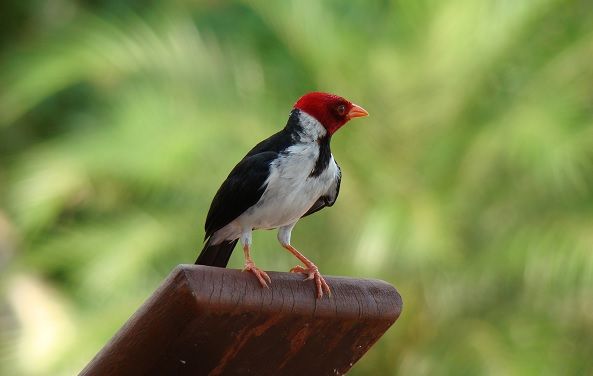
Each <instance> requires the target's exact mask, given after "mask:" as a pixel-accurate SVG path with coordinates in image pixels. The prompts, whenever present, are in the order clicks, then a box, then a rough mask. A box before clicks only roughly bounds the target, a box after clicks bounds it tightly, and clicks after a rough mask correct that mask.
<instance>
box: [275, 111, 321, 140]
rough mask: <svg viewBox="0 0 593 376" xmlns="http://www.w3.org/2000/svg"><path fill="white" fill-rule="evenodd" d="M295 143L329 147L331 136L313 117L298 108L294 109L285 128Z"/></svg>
mask: <svg viewBox="0 0 593 376" xmlns="http://www.w3.org/2000/svg"><path fill="white" fill-rule="evenodd" d="M284 131H285V132H288V133H289V134H290V136H291V138H292V140H293V142H295V143H312V142H317V143H320V144H321V143H324V144H327V145H328V147H329V142H330V140H331V135H330V134H329V133H328V132H327V130H326V129H325V127H324V126H323V125H322V124H321V123H320V122H319V121H318V120H317V119H315V118H314V117H313V116H311V115H309V114H307V113H306V112H304V111H301V110H299V109H297V108H295V109H293V110H292V112H291V113H290V116H289V117H288V122H287V123H286V127H285V128H284Z"/></svg>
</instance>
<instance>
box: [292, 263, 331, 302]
mask: <svg viewBox="0 0 593 376" xmlns="http://www.w3.org/2000/svg"><path fill="white" fill-rule="evenodd" d="M290 272H291V273H303V274H306V275H307V278H305V281H308V280H310V279H313V280H315V287H316V289H317V299H321V298H322V297H323V292H325V293H326V294H327V295H328V296H331V295H332V292H331V290H330V288H329V285H328V284H327V282H325V278H323V277H322V276H321V273H319V269H317V266H315V265H311V266H310V267H307V268H305V267H302V266H301V265H297V266H295V267H294V268H292V269H290Z"/></svg>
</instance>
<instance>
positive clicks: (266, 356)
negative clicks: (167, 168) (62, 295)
mask: <svg viewBox="0 0 593 376" xmlns="http://www.w3.org/2000/svg"><path fill="white" fill-rule="evenodd" d="M269 275H270V277H271V278H272V284H271V287H270V288H269V289H265V288H262V287H261V286H260V285H259V283H258V282H257V281H256V279H255V278H254V277H253V275H251V274H250V273H242V272H241V271H239V270H233V269H224V268H214V267H208V266H199V265H180V266H178V267H177V268H175V269H174V270H173V271H172V272H171V274H170V275H169V277H168V278H167V279H166V280H165V281H164V282H163V284H162V285H161V286H160V287H159V288H158V289H157V290H156V291H155V292H154V294H153V295H152V296H151V297H150V298H149V299H148V300H147V301H146V302H145V303H144V304H143V305H142V307H140V309H138V311H137V312H136V313H135V314H134V315H133V316H132V317H131V318H130V319H129V320H128V321H127V322H126V323H125V325H124V326H123V327H122V328H121V329H120V330H119V331H118V332H117V333H116V334H115V336H114V337H113V338H112V339H111V340H110V341H109V342H108V343H107V344H106V345H105V347H103V349H102V350H101V351H100V352H99V353H98V354H97V355H96V356H95V357H94V358H93V360H91V362H90V363H89V364H88V365H87V366H86V367H85V368H84V370H82V372H81V375H299V376H302V375H341V374H344V373H346V372H347V371H348V370H349V369H350V367H352V365H353V364H354V363H355V362H356V361H357V360H358V359H360V357H361V356H362V355H363V354H364V353H365V352H366V351H367V350H368V349H369V348H370V347H371V346H372V345H373V344H374V343H375V342H376V341H377V340H378V339H379V337H381V335H383V333H384V332H385V331H386V330H387V329H388V328H389V327H390V326H391V324H393V323H394V322H395V320H397V318H398V317H399V315H400V313H401V309H402V301H401V297H400V295H399V294H398V292H397V291H396V290H395V288H394V287H393V286H391V285H389V284H387V283H385V282H383V281H379V280H369V279H352V278H342V277H328V276H326V280H327V282H328V284H329V285H330V286H331V288H332V296H331V298H328V297H326V296H324V297H323V298H322V299H320V300H317V299H315V296H314V295H315V293H314V292H315V289H314V285H313V282H312V281H303V275H301V274H293V273H275V272H270V273H269Z"/></svg>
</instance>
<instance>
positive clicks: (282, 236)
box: [278, 224, 331, 299]
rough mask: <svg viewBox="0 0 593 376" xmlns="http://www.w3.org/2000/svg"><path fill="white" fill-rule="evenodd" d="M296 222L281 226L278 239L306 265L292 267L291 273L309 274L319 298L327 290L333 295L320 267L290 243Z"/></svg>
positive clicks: (308, 276)
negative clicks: (320, 271)
mask: <svg viewBox="0 0 593 376" xmlns="http://www.w3.org/2000/svg"><path fill="white" fill-rule="evenodd" d="M294 225H295V224H292V225H288V226H285V227H281V228H280V230H279V231H278V240H279V241H280V244H281V245H282V247H283V248H284V249H286V250H288V251H289V252H290V253H292V254H293V255H294V256H295V257H296V258H298V259H299V260H300V261H301V262H302V263H303V264H304V265H305V267H302V266H301V265H297V266H295V267H294V268H292V269H290V272H291V273H303V274H306V275H307V278H306V280H309V279H312V280H314V281H315V287H316V289H317V298H318V299H321V298H322V297H323V292H326V293H327V294H328V295H329V296H331V290H330V288H329V285H328V284H327V282H325V279H324V278H323V277H322V276H321V273H319V269H318V268H317V266H316V265H315V264H313V262H311V261H310V260H309V259H308V258H306V257H305V256H304V255H303V254H302V253H301V252H299V251H298V250H297V249H296V248H295V247H293V246H292V245H290V234H291V231H292V228H293V227H294Z"/></svg>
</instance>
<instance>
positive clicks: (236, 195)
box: [205, 151, 278, 238]
mask: <svg viewBox="0 0 593 376" xmlns="http://www.w3.org/2000/svg"><path fill="white" fill-rule="evenodd" d="M277 157H278V153H276V152H273V151H264V152H261V153H257V154H251V155H250V154H248V155H247V156H246V157H245V158H243V159H242V160H241V162H239V163H238V164H237V165H236V166H235V168H233V170H232V171H231V173H230V174H229V176H228V177H227V178H226V180H225V181H224V183H222V185H221V186H220V188H219V189H218V192H216V195H215V196H214V199H213V200H212V204H210V210H208V216H207V217H206V226H205V229H206V238H209V237H210V236H212V234H214V233H215V232H216V231H218V230H220V229H221V228H223V227H224V226H226V225H227V224H229V223H230V222H231V221H233V220H234V219H235V218H237V217H238V216H240V215H241V214H243V212H244V211H245V210H247V209H249V208H250V207H252V206H253V205H255V204H256V203H257V202H258V201H259V199H260V198H261V196H262V194H263V193H264V191H265V190H266V179H267V178H268V176H269V174H270V163H271V162H272V161H273V160H274V159H276V158H277Z"/></svg>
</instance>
